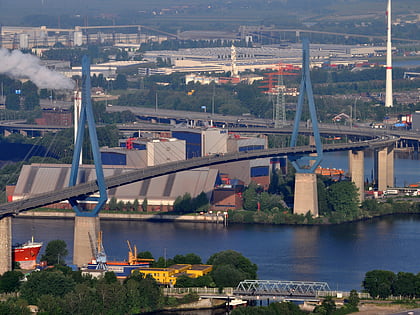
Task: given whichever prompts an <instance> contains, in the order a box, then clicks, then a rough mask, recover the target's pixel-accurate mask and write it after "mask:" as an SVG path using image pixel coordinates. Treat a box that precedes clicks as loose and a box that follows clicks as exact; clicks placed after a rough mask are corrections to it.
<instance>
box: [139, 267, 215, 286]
mask: <svg viewBox="0 0 420 315" xmlns="http://www.w3.org/2000/svg"><path fill="white" fill-rule="evenodd" d="M212 270H213V266H212V265H189V264H176V265H172V266H170V267H169V268H140V269H138V271H139V272H140V273H142V274H144V275H150V276H152V277H153V278H154V279H155V280H156V281H157V282H159V283H160V284H165V285H175V284H176V281H177V279H178V277H180V276H187V277H190V278H198V277H202V276H204V275H206V274H208V273H209V272H210V271H212Z"/></svg>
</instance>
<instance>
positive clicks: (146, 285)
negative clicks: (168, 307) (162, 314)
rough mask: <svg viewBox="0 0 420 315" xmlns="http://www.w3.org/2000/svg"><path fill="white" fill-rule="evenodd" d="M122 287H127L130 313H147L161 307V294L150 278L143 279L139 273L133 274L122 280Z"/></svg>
mask: <svg viewBox="0 0 420 315" xmlns="http://www.w3.org/2000/svg"><path fill="white" fill-rule="evenodd" d="M124 285H125V286H126V287H127V296H128V300H127V304H128V306H129V308H130V311H131V313H140V312H149V311H152V310H155V309H157V308H158V306H159V305H161V303H162V298H163V297H162V293H161V291H160V288H159V285H158V284H157V282H156V280H155V279H153V278H152V277H151V276H149V275H148V276H146V277H143V275H141V274H140V273H139V272H134V273H133V274H132V275H131V276H130V277H128V278H127V279H126V280H124Z"/></svg>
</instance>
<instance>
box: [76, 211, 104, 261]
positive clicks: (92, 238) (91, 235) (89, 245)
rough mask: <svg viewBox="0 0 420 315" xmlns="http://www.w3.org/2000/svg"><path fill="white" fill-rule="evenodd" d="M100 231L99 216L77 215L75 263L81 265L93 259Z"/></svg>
mask: <svg viewBox="0 0 420 315" xmlns="http://www.w3.org/2000/svg"><path fill="white" fill-rule="evenodd" d="M99 231H100V222H99V217H82V216H76V217H75V219H74V248H73V264H75V265H77V266H79V267H81V266H83V265H86V264H88V263H89V262H90V261H91V260H92V258H93V257H94V252H95V251H94V247H93V246H96V241H97V236H98V234H99Z"/></svg>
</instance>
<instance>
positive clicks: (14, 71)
mask: <svg viewBox="0 0 420 315" xmlns="http://www.w3.org/2000/svg"><path fill="white" fill-rule="evenodd" d="M0 74H5V75H8V76H10V77H12V78H14V79H24V78H27V79H29V80H31V81H32V82H33V83H34V84H35V85H36V86H37V87H38V88H40V89H45V88H46V89H56V90H61V89H73V87H74V82H73V81H72V80H70V79H69V78H67V77H65V76H64V75H62V74H60V73H58V72H54V71H51V70H50V69H48V68H46V67H44V66H42V65H41V64H40V59H39V58H38V57H35V56H33V55H30V54H23V53H22V52H21V51H19V50H13V51H11V52H9V50H7V49H4V48H0Z"/></svg>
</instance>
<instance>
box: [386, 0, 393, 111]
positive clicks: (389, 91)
mask: <svg viewBox="0 0 420 315" xmlns="http://www.w3.org/2000/svg"><path fill="white" fill-rule="evenodd" d="M386 15H387V20H388V34H387V43H386V90H385V107H392V106H393V104H392V103H393V97H392V43H391V0H388V8H387V11H386Z"/></svg>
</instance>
